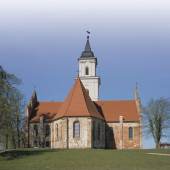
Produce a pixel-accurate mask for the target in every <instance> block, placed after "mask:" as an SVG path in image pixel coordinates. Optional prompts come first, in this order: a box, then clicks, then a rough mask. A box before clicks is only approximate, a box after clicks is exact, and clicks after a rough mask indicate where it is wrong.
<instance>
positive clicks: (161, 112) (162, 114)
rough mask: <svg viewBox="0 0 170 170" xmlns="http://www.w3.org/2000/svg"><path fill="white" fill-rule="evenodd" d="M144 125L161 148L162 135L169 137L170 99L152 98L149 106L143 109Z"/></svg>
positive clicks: (157, 146)
mask: <svg viewBox="0 0 170 170" xmlns="http://www.w3.org/2000/svg"><path fill="white" fill-rule="evenodd" d="M143 113H144V115H143V117H144V125H145V127H146V128H147V132H148V133H149V134H152V136H153V139H154V141H155V144H156V148H160V142H161V139H162V137H167V130H168V128H169V124H170V101H169V99H165V98H162V97H161V98H159V99H157V100H154V99H151V101H150V102H149V103H148V105H147V107H145V108H144V109H143Z"/></svg>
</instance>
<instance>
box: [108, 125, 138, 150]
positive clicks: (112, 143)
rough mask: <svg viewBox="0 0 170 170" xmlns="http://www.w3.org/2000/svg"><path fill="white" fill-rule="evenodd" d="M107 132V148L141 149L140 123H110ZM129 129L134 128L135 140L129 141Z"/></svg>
mask: <svg viewBox="0 0 170 170" xmlns="http://www.w3.org/2000/svg"><path fill="white" fill-rule="evenodd" d="M107 125H108V126H107V131H106V140H107V141H106V147H107V148H115V149H138V148H140V146H141V144H140V142H141V141H140V137H141V134H140V132H141V131H140V123H138V122H136V123H135V122H134V123H126V122H124V123H123V124H121V123H108V124H107ZM129 127H132V128H133V138H132V139H129Z"/></svg>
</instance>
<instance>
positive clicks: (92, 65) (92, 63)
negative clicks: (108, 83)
mask: <svg viewBox="0 0 170 170" xmlns="http://www.w3.org/2000/svg"><path fill="white" fill-rule="evenodd" d="M86 67H88V68H89V75H86V74H85V69H86ZM79 76H80V77H84V76H85V77H89V76H96V60H95V59H87V60H79Z"/></svg>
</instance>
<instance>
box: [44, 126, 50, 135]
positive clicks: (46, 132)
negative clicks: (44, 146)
mask: <svg viewBox="0 0 170 170" xmlns="http://www.w3.org/2000/svg"><path fill="white" fill-rule="evenodd" d="M49 135H50V126H49V125H46V126H45V136H49Z"/></svg>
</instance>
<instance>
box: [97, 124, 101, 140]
mask: <svg viewBox="0 0 170 170" xmlns="http://www.w3.org/2000/svg"><path fill="white" fill-rule="evenodd" d="M100 130H101V128H100V124H98V127H97V139H98V140H100Z"/></svg>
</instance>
